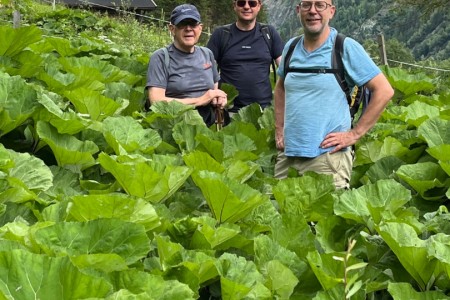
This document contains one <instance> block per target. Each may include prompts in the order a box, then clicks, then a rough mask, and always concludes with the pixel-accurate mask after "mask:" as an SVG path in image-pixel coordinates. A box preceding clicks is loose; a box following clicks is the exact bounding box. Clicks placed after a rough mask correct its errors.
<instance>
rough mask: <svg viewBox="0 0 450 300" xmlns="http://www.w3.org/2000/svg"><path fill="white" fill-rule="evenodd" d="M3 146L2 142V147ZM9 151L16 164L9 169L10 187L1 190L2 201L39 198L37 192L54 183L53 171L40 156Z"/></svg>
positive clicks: (17, 201)
mask: <svg viewBox="0 0 450 300" xmlns="http://www.w3.org/2000/svg"><path fill="white" fill-rule="evenodd" d="M2 148H3V146H2V145H1V144H0V149H2ZM3 149H4V148H3ZM8 152H9V156H10V158H11V159H12V161H13V162H14V166H12V167H11V168H10V169H9V170H8V171H7V174H8V176H7V180H8V183H9V186H10V188H9V189H6V190H5V191H1V190H0V203H3V202H7V201H9V202H15V203H21V202H26V201H29V200H32V199H35V200H37V199H38V197H37V196H36V194H35V193H39V192H42V191H46V190H48V189H49V188H50V187H51V186H52V185H53V174H52V172H51V171H50V169H49V168H48V167H47V165H45V164H44V162H43V161H42V160H40V159H39V158H36V157H34V156H31V155H30V154H28V153H16V152H14V151H12V150H9V151H8Z"/></svg>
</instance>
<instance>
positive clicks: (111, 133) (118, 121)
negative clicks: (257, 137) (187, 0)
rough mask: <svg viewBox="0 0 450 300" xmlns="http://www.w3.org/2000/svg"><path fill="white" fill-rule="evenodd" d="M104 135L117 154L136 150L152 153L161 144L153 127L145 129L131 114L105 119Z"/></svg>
mask: <svg viewBox="0 0 450 300" xmlns="http://www.w3.org/2000/svg"><path fill="white" fill-rule="evenodd" d="M103 135H104V136H105V139H106V141H107V142H108V144H109V145H110V146H111V147H112V148H113V149H114V152H115V153H116V154H117V155H123V154H132V153H134V152H138V153H139V152H142V153H151V152H152V151H153V150H154V149H155V148H157V147H158V146H159V144H161V137H160V136H159V134H158V132H156V131H155V130H153V129H144V128H142V126H141V125H140V124H139V122H138V121H137V120H135V119H133V118H132V117H129V116H117V117H108V118H106V119H105V120H104V121H103Z"/></svg>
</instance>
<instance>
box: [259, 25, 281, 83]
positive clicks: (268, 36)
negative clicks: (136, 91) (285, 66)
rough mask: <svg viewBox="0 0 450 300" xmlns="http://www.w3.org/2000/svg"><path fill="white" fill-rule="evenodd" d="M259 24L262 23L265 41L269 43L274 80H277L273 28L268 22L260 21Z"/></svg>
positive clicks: (261, 28)
mask: <svg viewBox="0 0 450 300" xmlns="http://www.w3.org/2000/svg"><path fill="white" fill-rule="evenodd" d="M259 25H260V30H261V34H262V36H263V38H264V41H265V42H266V44H267V47H269V52H270V56H271V57H272V69H273V81H274V82H277V72H276V67H275V60H274V58H273V47H272V43H273V39H272V30H271V28H270V26H269V25H267V24H263V23H259Z"/></svg>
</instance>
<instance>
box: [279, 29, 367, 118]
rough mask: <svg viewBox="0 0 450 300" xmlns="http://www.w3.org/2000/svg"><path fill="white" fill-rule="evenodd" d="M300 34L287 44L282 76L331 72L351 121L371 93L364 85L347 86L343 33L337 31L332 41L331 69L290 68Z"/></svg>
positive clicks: (365, 103)
mask: <svg viewBox="0 0 450 300" xmlns="http://www.w3.org/2000/svg"><path fill="white" fill-rule="evenodd" d="M300 38H301V36H298V37H296V38H295V39H294V40H293V41H292V43H291V44H290V45H289V49H288V51H287V52H286V55H285V58H284V77H285V78H286V76H287V74H288V73H289V72H294V73H333V74H334V76H335V77H336V80H337V82H338V83H339V85H340V86H341V88H342V90H343V91H344V93H345V95H346V97H347V102H348V105H349V108H350V116H351V118H352V121H353V119H354V117H355V114H356V113H357V112H358V110H359V108H360V106H361V104H362V111H361V114H363V113H364V111H365V110H366V108H367V105H368V104H369V102H370V98H371V93H370V91H369V89H368V88H367V87H366V86H364V85H363V86H354V87H352V88H350V87H349V85H348V83H347V81H346V80H345V74H346V72H345V69H344V64H343V62H342V55H343V52H344V39H345V38H346V36H345V35H343V34H341V33H338V35H337V36H336V39H335V41H334V48H333V51H332V52H331V69H324V68H322V69H306V68H305V69H303V68H291V67H290V66H289V62H290V60H291V56H292V52H293V51H294V48H295V46H296V45H297V43H298V41H299V40H300Z"/></svg>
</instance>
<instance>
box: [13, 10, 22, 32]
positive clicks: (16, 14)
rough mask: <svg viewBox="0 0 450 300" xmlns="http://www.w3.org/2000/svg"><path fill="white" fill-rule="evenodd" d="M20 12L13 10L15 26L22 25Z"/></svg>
mask: <svg viewBox="0 0 450 300" xmlns="http://www.w3.org/2000/svg"><path fill="white" fill-rule="evenodd" d="M20 19H21V16H20V12H19V11H18V10H15V11H14V12H13V28H19V27H20Z"/></svg>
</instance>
